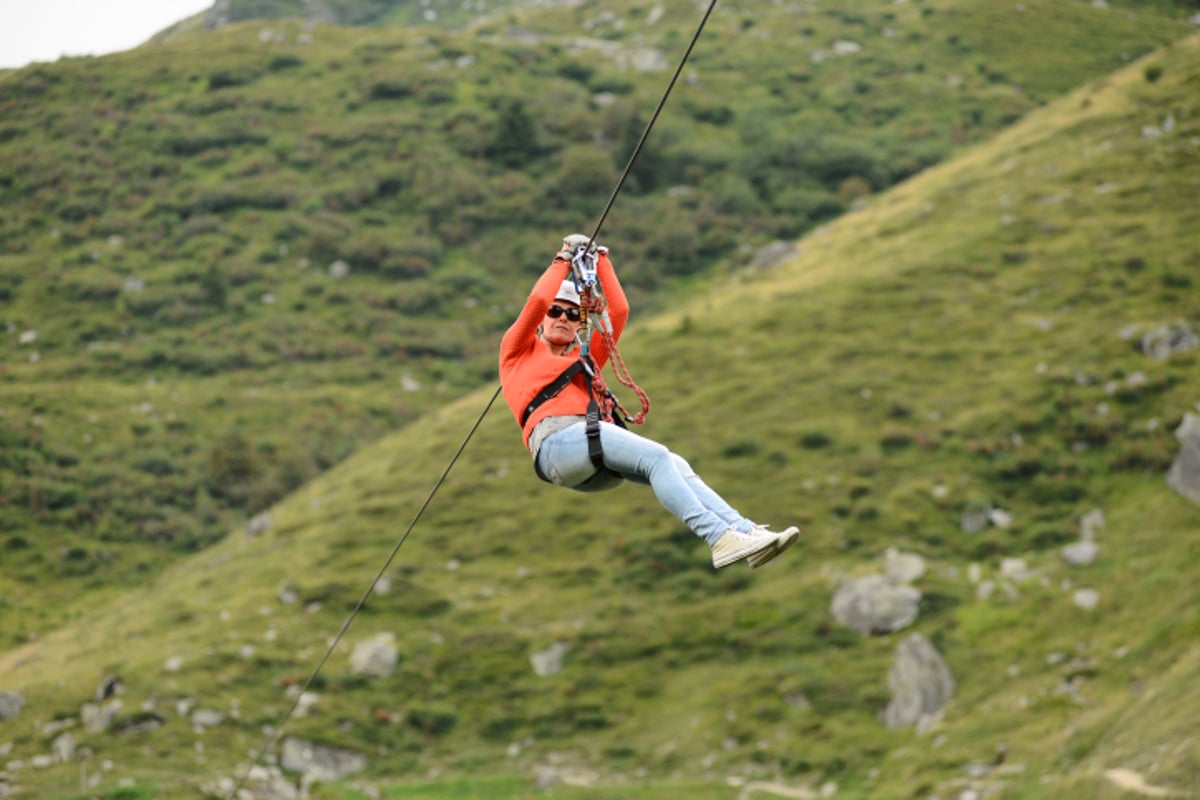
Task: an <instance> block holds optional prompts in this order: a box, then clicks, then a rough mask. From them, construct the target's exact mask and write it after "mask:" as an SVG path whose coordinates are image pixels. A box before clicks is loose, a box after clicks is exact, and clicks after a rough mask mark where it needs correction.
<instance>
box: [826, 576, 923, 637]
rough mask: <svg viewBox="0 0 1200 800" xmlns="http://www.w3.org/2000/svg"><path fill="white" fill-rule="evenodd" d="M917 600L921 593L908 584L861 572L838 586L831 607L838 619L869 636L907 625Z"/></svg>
mask: <svg viewBox="0 0 1200 800" xmlns="http://www.w3.org/2000/svg"><path fill="white" fill-rule="evenodd" d="M920 600H921V593H920V592H919V591H918V590H917V589H914V588H913V587H911V586H904V585H901V586H897V585H896V584H894V583H892V582H891V581H890V580H888V579H887V578H886V577H884V576H883V575H864V576H863V577H861V578H854V579H853V580H849V581H846V582H845V583H843V584H842V585H841V586H839V587H838V590H837V592H835V593H834V596H833V603H832V605H831V610H832V612H833V616H834V618H835V619H837V621H838V622H840V623H841V624H843V625H845V626H847V627H849V628H853V629H854V630H856V631H858V632H859V633H861V634H862V635H863V636H869V635H871V634H882V633H892V632H894V631H898V630H901V629H902V628H906V627H908V626H909V625H911V624H912V623H913V621H914V620H916V618H917V604H918V603H919V602H920Z"/></svg>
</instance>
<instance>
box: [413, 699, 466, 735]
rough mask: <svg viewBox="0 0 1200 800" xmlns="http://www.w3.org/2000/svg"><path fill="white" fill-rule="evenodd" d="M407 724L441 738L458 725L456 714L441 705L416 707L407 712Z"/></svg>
mask: <svg viewBox="0 0 1200 800" xmlns="http://www.w3.org/2000/svg"><path fill="white" fill-rule="evenodd" d="M408 724H409V725H410V726H411V727H413V728H415V729H416V730H418V731H420V732H421V733H425V734H428V735H430V736H443V735H445V734H447V733H449V732H450V731H452V730H453V729H454V726H455V725H457V724H458V714H457V713H456V712H455V711H454V710H453V709H451V708H448V707H446V706H441V705H425V706H417V707H416V708H414V709H412V710H411V711H409V712H408Z"/></svg>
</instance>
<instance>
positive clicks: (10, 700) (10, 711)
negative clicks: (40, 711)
mask: <svg viewBox="0 0 1200 800" xmlns="http://www.w3.org/2000/svg"><path fill="white" fill-rule="evenodd" d="M23 705H25V698H24V697H22V696H21V695H19V694H17V693H16V692H0V722H3V721H4V720H6V719H16V717H17V715H18V714H20V713H21V706H23Z"/></svg>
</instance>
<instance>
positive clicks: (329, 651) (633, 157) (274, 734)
mask: <svg viewBox="0 0 1200 800" xmlns="http://www.w3.org/2000/svg"><path fill="white" fill-rule="evenodd" d="M716 6H717V0H710V2H709V4H708V8H707V9H706V10H705V12H704V16H703V17H702V18H701V20H700V24H699V25H698V26H697V27H696V32H695V33H694V34H692V40H691V41H690V42H689V43H688V46H687V49H686V50H685V51H684V53H683V57H682V58H680V60H679V65H678V66H677V67H676V68H675V74H674V75H672V76H671V80H670V82H669V83H668V84H667V88H666V89H665V90H664V91H663V94H662V97H661V98H660V99H659V101H658V106H657V107H656V108H655V109H654V113H653V114H652V115H651V117H650V121H649V122H647V123H646V127H645V129H644V130H643V131H642V135H641V137H640V138H639V139H638V142H637V144H636V145H634V148H633V152H632V153H631V154H630V156H629V161H628V162H627V163H626V164H625V169H624V170H622V171H621V176H620V178H619V179H618V180H617V185H616V186H615V187H614V188H613V191H612V194H611V195H609V198H608V203H607V204H606V205H605V207H604V211H603V212H602V213H601V214H600V218H599V220H598V221H597V222H596V227H595V228H593V229H592V236H591V239H590V240H589V241H588V249H589V250H590V249H591V246H592V244H593V243H594V242H595V241H596V237H597V236H599V234H600V229H601V228H602V227H603V226H604V222H605V220H606V219H608V212H609V211H611V210H612V207H613V204H614V203H615V202H616V200H617V195H619V194H620V193H621V189H622V187H624V185H625V179H626V178H628V177H629V173H630V172H631V171H632V170H633V165H634V163H635V162H636V161H637V158H638V155H639V154H641V152H642V147H643V146H644V145H645V144H646V139H647V138H649V136H650V131H651V130H652V129H653V128H654V124H655V123H656V122H658V117H659V114H661V113H662V110H663V107H664V106H665V105H666V104H667V98H668V97H670V96H671V90H672V89H674V88H675V83H676V82H677V81H678V80H679V76H680V75H681V74H682V73H683V67H684V65H685V64H687V61H688V58H689V57H690V56H691V55H692V50H693V49H695V47H696V43H697V42H698V41H699V40H700V34H701V33H703V32H704V26H705V25H706V24H708V18H709V17H710V16H712V12H713V9H715V8H716ZM503 388H504V387H503V386H497V387H496V391H495V392H493V393H492V398H491V399H490V400H488V402H487V405H486V406H484V409H483V411H482V412H481V413H480V415H479V418H478V419H476V420H475V424H474V425H472V426H471V429H470V430H469V431H468V432H467V435H466V437H465V438H464V439H463V441H462V444H460V445H459V446H458V450H457V451H456V452H455V453H454V457H453V458H451V459H450V462H449V463H448V464H447V465H446V468H445V469H444V470H442V474H441V476H440V477H439V478H438V479H437V481H436V482H435V483H434V485H433V488H432V489H430V490H429V494H428V495H426V497H425V500H424V502H422V503H421V506H420V508H418V509H417V513H416V514H415V515H414V516H413V518H412V521H411V522H410V523H408V527H407V528H406V529H405V530H404V533H403V534H402V535H401V536H400V538H399V540H398V541H397V542H396V544H395V546H394V547H393V548H392V551H391V553H389V554H388V557H387V559H386V560H385V561H384V562H383V566H381V567H380V568H379V571H378V572H376V573H375V577H374V578H372V579H371V583H370V584H369V585H368V586H367V589H366V591H364V592H363V594H362V597H360V598H359V600H358V603H357V604H355V606H354V608H353V609H352V610H351V611H350V614H349V616H347V617H346V619H345V621H344V622H343V623H342V627H341V629H340V630H339V631H338V632H337V635H336V636H334V637H333V641H332V642H330V643H329V647H328V648H326V650H325V654H324V655H323V656H321V660H320V661H318V662H317V665H316V667H314V668H313V671H312V673H311V674H310V675H309V676H308V678H307V679H306V680H305V681H304V685H303V686H302V687H301V688H300V691H299V692H297V693H296V698H295V700H293V701H292V704H291V706H289V707H288V709H287V711H285V712H284V714H283V716H282V717H280V719H279V722H278V723H276V724H275V727H274V728H272V729H271V732H270V734H269V735H268V736H267V739H266V741H265V742H263V744H262V746H261V747H259V749H258V751H257V752H256V753H255V754H254V758H253V759H252V760H251V762H250V766H249V767H247V768H246V770H245V772H243V773H242V775H241V777H240V778H239V779H238V780H237V781H236V782H235V783H234V786H233V789H231V790H230V792H229V794H228V795H226V800H234V798H235V797H236V796H237V794H238V793H239V792H240V791H241V790H242V789H243V788H244V787H245V785H246V781H247V780H249V778H250V773H251V772H252V771H253V770H254V768H255V767H256V766H258V762H259V761H261V760H262V758H263V756H265V755H266V754H267V751H269V750H270V749H271V747H272V746H273V745H274V744H275V742H276V740H277V739H278V738H279V733H280V731H282V730H283V728H284V726H285V725H287V723H288V721H289V720H290V719H291V718H292V715H293V714H295V713H296V709H297V708H298V707H299V706H300V702H301V699H302V698H303V697H304V694H305V692H307V691H308V689H309V687H311V686H312V684H313V683H314V682H315V681H316V679H317V676H318V675H319V674H320V673H321V670H322V669H323V668H324V667H325V664H326V662H328V661H329V657H330V656H332V655H333V651H334V650H336V649H337V646H338V644H339V643H340V642H341V641H342V638H343V637H344V636H345V635H346V632H347V631H349V630H350V626H351V625H353V624H354V620H355V618H356V617H357V616H358V613H359V612H360V611H362V609H363V606H365V605H366V603H367V598H369V597H370V596H371V593H372V592H373V591H375V586H376V585H377V584H378V583H379V581H380V579H381V578H383V576H384V573H386V572H387V570H388V568H389V567H390V566H391V565H392V562H393V561H394V560H395V559H396V555H397V554H398V553H399V552H400V548H401V547H403V546H404V543H405V542H406V541H408V536H409V534H410V533H412V531H413V528H415V527H416V525H417V522H418V521H420V519H421V517H422V516H424V514H425V510H426V509H427V508H429V504H430V503H432V502H433V498H434V495H436V494H437V493H438V490H439V489H441V488H442V484H443V483H445V482H446V478H447V476H449V475H450V470H452V469H453V468H454V465H455V464H456V463H457V462H458V459H459V457H460V456H461V455H462V454H463V451H464V450H466V448H467V444H468V443H469V442H470V441H471V439H472V437H474V436H475V432H476V431H477V430H479V426H480V425H482V424H483V420H484V418H485V417H486V416H487V415H488V412H489V411H491V410H492V406H493V405H495V404H496V398H497V397H499V396H500V392H501V390H502V389H503Z"/></svg>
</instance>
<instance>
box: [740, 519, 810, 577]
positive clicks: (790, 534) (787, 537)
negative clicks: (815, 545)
mask: <svg viewBox="0 0 1200 800" xmlns="http://www.w3.org/2000/svg"><path fill="white" fill-rule="evenodd" d="M754 530H755V532H761V533H764V534H767V535H768V536H774V537H775V541H774V542H773V543H772V544H771V546H770V547H769V548H767V549H765V550H762V551H760V552H757V553H755V554H754V555H752V556H750V557H749V558H747V559H746V563H747V564H749V565H750V569H758V568H759V567H761V566H764V565H765V564H766V563H767V562H768V561H770V560H771V559H773V558H775V556H777V555H779V554H780V553H782V552H783V551H784V550H787V549H788V548H789V547H791V546H792V545H794V544H795V543H796V540H797V539H799V538H800V529H799V528H797V527H796V526H795V525H793V526H791V527H790V528H785V529H784V530H782V531H780V532H779V533H775V532H774V531H771V530H768V529H767V526H766V525H755V526H754Z"/></svg>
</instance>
